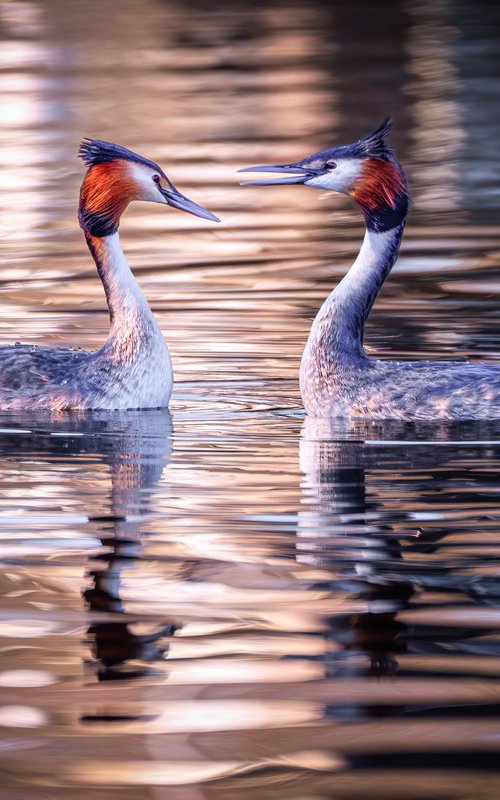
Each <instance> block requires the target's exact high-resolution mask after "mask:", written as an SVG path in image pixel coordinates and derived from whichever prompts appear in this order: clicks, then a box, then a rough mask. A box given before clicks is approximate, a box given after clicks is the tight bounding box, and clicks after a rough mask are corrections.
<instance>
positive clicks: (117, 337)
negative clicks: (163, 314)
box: [86, 233, 161, 352]
mask: <svg viewBox="0 0 500 800" xmlns="http://www.w3.org/2000/svg"><path fill="white" fill-rule="evenodd" d="M86 239H87V244H88V247H89V250H90V252H91V253H92V256H93V258H94V261H95V263H96V266H97V271H98V273H99V277H100V278H101V281H102V284H103V286H104V291H105V294H106V301H107V304H108V308H109V314H110V321H111V326H110V332H109V338H108V342H107V344H108V345H109V346H114V347H115V348H116V349H120V348H121V347H123V346H124V345H125V346H126V349H127V351H129V352H130V349H136V348H138V347H139V346H140V344H141V342H142V341H143V340H144V339H147V338H150V336H151V335H155V334H159V333H160V330H159V328H158V325H157V323H156V320H155V318H154V316H153V313H152V311H151V309H150V307H149V305H148V302H147V300H146V298H145V297H144V295H143V293H142V291H141V288H140V286H139V284H138V283H137V281H136V279H135V278H134V276H133V274H132V271H131V269H130V267H129V265H128V262H127V259H126V258H125V255H124V253H123V250H122V248H121V244H120V237H119V234H118V233H113V234H111V235H110V236H104V237H93V236H90V235H89V234H87V233H86ZM160 335H161V334H160Z"/></svg>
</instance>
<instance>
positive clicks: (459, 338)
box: [0, 0, 500, 800]
mask: <svg viewBox="0 0 500 800" xmlns="http://www.w3.org/2000/svg"><path fill="white" fill-rule="evenodd" d="M480 10H481V13H478V8H477V5H472V4H471V8H470V10H469V9H468V4H466V3H458V4H454V3H449V2H442V3H436V2H435V0H422V1H421V2H418V3H407V2H406V3H404V4H398V3H397V2H394V1H393V0H391V2H388V0H387V1H386V0H380V2H377V3H373V2H368V0H366V2H365V1H364V0H363V2H362V3H361V5H360V4H359V3H345V2H344V0H331V1H330V2H328V3H325V2H324V0H308V2H307V3H297V2H291V0H290V2H289V1H288V0H281V2H280V3H275V2H274V0H271V2H266V3H256V2H254V0H252V1H250V0H249V2H248V3H242V2H240V1H239V0H234V1H233V2H232V3H231V4H229V3H227V2H226V1H224V2H222V0H211V2H210V3H201V2H192V1H191V2H184V1H183V2H178V0H169V2H163V3H158V2H156V0H142V2H141V3H140V4H138V3H137V2H136V0H120V2H118V0H86V2H85V3H68V2H64V1H63V0H44V2H43V3H38V2H30V3H4V4H3V5H2V24H1V25H0V87H1V89H2V91H1V92H0V189H1V191H0V249H1V251H2V256H1V261H2V266H1V269H0V289H1V291H0V311H1V327H0V338H1V343H2V344H12V345H15V342H16V341H18V340H21V341H23V342H25V343H28V344H37V345H39V344H44V343H45V344H52V345H58V346H61V345H68V346H73V347H80V346H82V347H86V348H98V347H100V346H101V345H102V343H103V341H104V340H105V338H106V335H107V333H108V327H109V317H108V313H107V309H106V306H105V300H104V295H103V291H102V287H101V286H100V284H99V282H98V281H97V280H96V275H95V266H94V264H93V262H92V259H91V257H90V255H89V254H88V253H87V252H86V250H85V243H84V241H83V235H82V231H81V230H80V229H79V227H78V224H77V222H76V219H75V211H76V205H77V202H76V199H77V197H78V189H79V186H80V183H81V180H82V175H83V166H82V163H81V161H79V160H78V159H77V156H76V151H77V148H78V144H79V142H80V141H81V139H82V137H83V136H92V137H94V136H95V137H98V138H101V139H104V140H106V141H111V142H120V143H124V144H126V145H127V146H129V147H131V148H132V149H133V150H135V151H136V152H139V153H144V154H147V156H148V157H149V158H151V159H153V160H154V161H156V162H157V163H159V164H161V166H162V167H164V168H165V170H166V172H167V173H168V174H169V175H172V177H173V178H174V181H175V182H176V183H177V182H178V184H179V186H180V187H182V191H185V192H186V194H187V195H188V196H193V197H202V198H203V200H204V203H206V205H207V207H208V208H212V207H213V208H214V209H217V210H220V216H221V218H222V220H223V224H222V225H220V226H215V225H210V224H209V223H207V222H206V221H203V220H201V219H198V218H196V217H193V216H191V215H188V214H183V213H181V212H176V211H174V210H173V209H168V208H164V207H162V206H160V205H158V206H155V205H154V204H152V203H143V204H138V203H137V204H133V205H132V206H131V207H130V209H129V210H128V211H127V212H126V225H125V224H124V225H123V226H122V227H123V236H122V239H123V246H124V250H125V253H126V255H127V258H128V260H129V262H130V264H131V266H132V268H133V269H134V274H135V275H136V277H137V279H138V281H139V283H140V285H141V288H142V289H143V291H144V293H145V295H146V296H147V298H148V300H150V301H151V305H152V307H153V310H154V312H155V315H156V317H157V319H158V322H159V324H160V327H161V329H162V330H163V331H164V333H165V336H166V338H167V339H168V342H169V346H170V350H171V354H172V358H173V362H174V368H175V375H176V381H177V383H176V386H175V389H174V395H173V399H172V404H171V408H172V419H170V417H169V416H168V414H167V413H166V412H157V411H150V412H139V413H137V412H135V413H125V414H123V413H122V414H118V415H112V416H111V417H110V416H109V415H106V414H101V415H92V416H91V418H90V419H89V418H88V415H87V416H86V415H85V414H65V413H63V412H60V413H59V414H57V415H53V416H52V417H51V418H48V417H47V416H44V417H42V418H34V417H33V415H32V414H31V413H29V411H30V410H29V409H27V410H26V411H27V412H28V413H25V414H18V415H3V416H2V417H1V418H0V477H1V489H0V769H1V780H0V800H69V798H71V800H138V798H143V799H144V800H257V798H258V800H306V798H307V800H331V798H335V800H359V798H360V797H366V798H370V800H403V798H404V800H422V798H423V797H426V798H432V800H450V798H453V800H471V798H474V800H498V785H499V776H498V763H499V757H498V751H499V738H498V728H499V724H498V715H497V711H498V708H499V707H500V706H499V702H498V701H499V698H500V695H499V687H498V675H499V672H500V669H499V654H500V621H499V613H500V608H499V599H498V572H499V569H498V564H499V558H500V539H499V534H498V531H499V527H500V524H499V523H500V494H499V487H498V474H499V470H500V445H499V441H500V430H499V427H498V424H496V425H485V424H482V425H467V426H465V428H464V427H462V426H453V425H448V424H445V423H442V424H439V425H438V426H434V425H433V426H428V425H427V426H426V425H420V426H414V425H411V424H403V425H385V424H380V423H378V424H377V423H375V424H374V423H371V422H370V423H365V422H363V421H357V422H356V423H355V424H354V425H353V427H352V428H349V429H345V428H344V429H343V428H342V427H339V428H331V427H330V426H329V425H328V424H327V422H324V423H323V424H322V425H318V426H317V427H314V426H312V427H311V426H310V425H308V424H305V423H304V419H303V415H302V411H301V407H300V396H299V390H298V381H297V376H298V369H299V361H300V356H301V353H302V350H303V347H304V343H305V341H306V338H307V335H308V332H309V329H310V325H311V320H312V319H313V317H314V315H315V314H316V312H317V310H318V308H319V307H320V305H321V303H322V301H323V300H324V298H325V297H326V296H327V294H328V292H329V291H330V290H331V288H333V286H334V285H335V284H336V283H337V282H338V281H339V280H340V279H341V278H342V276H343V275H344V274H345V271H346V268H347V266H348V265H349V264H351V263H352V262H353V260H354V259H355V257H356V254H357V252H358V249H359V245H360V242H361V239H362V236H363V221H362V219H361V218H360V213H359V209H358V208H356V207H355V206H354V204H353V203H352V202H351V201H350V200H349V199H346V198H342V197H340V196H335V195H334V194H333V193H332V192H328V193H322V192H318V191H313V190H312V189H309V188H307V187H301V186H289V187H287V186H282V187H279V186H276V187H271V186H270V187H266V188H265V189H260V188H258V187H255V188H252V187H249V188H246V189H243V188H241V187H239V185H238V180H239V179H240V178H241V176H238V174H237V169H238V168H239V167H243V166H245V165H247V164H252V163H253V164H264V163H268V164H273V163H282V162H283V160H284V159H286V158H290V159H293V158H296V157H297V155H300V154H304V155H305V154H307V153H312V152H317V151H319V150H321V149H322V148H326V147H331V146H333V145H335V144H337V143H338V144H341V143H343V142H353V141H355V140H356V138H357V137H358V136H360V135H363V134H364V133H365V132H366V131H368V130H370V129H373V128H374V127H375V126H376V125H377V124H378V123H379V122H380V120H381V119H382V118H383V117H384V116H386V115H391V116H392V117H393V118H394V132H393V134H392V135H391V143H392V144H393V145H394V148H395V150H396V152H397V153H398V158H400V159H401V163H402V164H403V165H404V167H405V170H406V171H407V173H408V179H409V183H410V185H411V188H412V195H413V201H414V204H413V207H412V211H411V214H410V217H409V222H408V226H407V229H406V233H405V239H404V246H403V250H402V254H401V259H400V261H399V264H398V266H397V268H396V270H395V271H394V273H393V274H392V275H391V277H390V279H389V281H388V283H387V284H386V286H385V287H384V290H383V292H382V294H381V297H380V298H379V300H378V301H377V305H376V307H375V308H374V311H373V314H372V315H371V316H370V319H369V321H368V324H367V330H366V341H367V344H368V346H369V347H370V349H371V353H373V354H374V355H375V356H377V357H392V358H399V357H400V358H402V359H406V358H412V357H418V358H420V359H427V358H436V357H437V358H440V359H452V358H457V357H469V358H471V357H472V358H478V359H492V360H497V361H498V353H499V352H500V326H499V318H498V307H499V302H498V297H499V295H500V291H499V289H500V280H499V275H500V259H499V253H500V232H499V227H498V198H497V188H498V186H499V185H500V175H499V171H498V141H499V138H500V134H499V113H500V104H499V103H498V102H497V99H496V98H497V95H496V91H497V87H498V80H497V72H498V59H499V56H500V49H499V48H498V46H497V42H496V40H495V38H494V36H492V30H493V29H494V24H495V13H496V6H495V4H494V3H486V2H485V3H483V4H481V8H480ZM390 196H391V192H389V197H390ZM382 200H383V202H390V201H388V198H382Z"/></svg>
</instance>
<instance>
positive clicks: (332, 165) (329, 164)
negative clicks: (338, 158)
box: [325, 161, 337, 169]
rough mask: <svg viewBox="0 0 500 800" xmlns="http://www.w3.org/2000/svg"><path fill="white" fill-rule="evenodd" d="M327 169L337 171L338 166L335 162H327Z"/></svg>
mask: <svg viewBox="0 0 500 800" xmlns="http://www.w3.org/2000/svg"><path fill="white" fill-rule="evenodd" d="M325 167H326V168H327V169H336V168H337V165H336V163H335V161H327V162H326V164H325Z"/></svg>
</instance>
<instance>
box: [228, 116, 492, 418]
mask: <svg viewBox="0 0 500 800" xmlns="http://www.w3.org/2000/svg"><path fill="white" fill-rule="evenodd" d="M390 129H391V120H389V119H386V120H385V121H384V122H383V123H382V125H381V126H380V127H379V128H378V129H377V130H376V131H374V133H371V134H369V135H368V136H366V137H365V138H364V139H360V140H359V141H358V142H356V143H355V144H351V145H343V146H340V147H334V148H332V149H330V150H324V151H322V152H320V153H316V154H315V155H312V156H309V157H307V158H304V159H303V160H302V161H296V162H293V163H289V164H278V165H273V166H260V167H250V168H247V169H243V170H240V171H241V172H276V173H283V174H284V176H285V177H281V178H277V179H276V178H275V179H268V180H257V181H248V182H247V184H246V185H254V186H264V185H268V184H297V183H298V184H305V185H306V186H313V187H315V188H317V189H331V190H333V191H336V192H341V193H342V194H346V195H348V196H350V197H351V198H352V199H353V200H354V201H355V202H356V203H357V204H358V206H359V207H360V209H361V212H362V214H363V216H364V219H365V223H366V233H365V238H364V240H363V244H362V246H361V250H360V252H359V254H358V257H357V259H356V261H355V262H354V264H353V265H352V267H351V268H350V270H349V272H348V273H347V275H346V276H345V277H344V278H343V280H342V281H341V282H340V283H339V285H338V286H337V287H336V288H335V290H334V291H333V292H332V293H331V294H330V296H329V297H328V298H327V300H326V301H325V302H324V303H323V305H322V306H321V308H320V310H319V312H318V314H317V316H316V319H315V320H314V322H313V324H312V328H311V332H310V335H309V339H308V341H307V344H306V347H305V350H304V354H303V356H302V363H301V368H300V387H301V393H302V399H303V402H304V407H305V409H306V411H307V413H308V414H310V415H311V416H313V417H319V418H321V417H323V418H328V417H356V416H363V417H371V418H374V419H391V418H395V419H408V420H410V419H499V418H500V365H499V364H487V363H486V364H485V363H480V362H478V363H467V362H453V361H392V360H381V359H373V358H369V356H368V355H367V353H366V352H365V350H364V347H363V334H364V326H365V322H366V319H367V317H368V315H369V313H370V311H371V308H372V306H373V303H374V301H375V299H376V297H377V295H378V293H379V291H380V289H381V287H382V284H383V283H384V281H385V279H386V278H387V276H388V275H389V272H390V271H391V269H392V267H393V266H394V263H395V262H396V259H397V257H398V253H399V248H400V245H401V239H402V236H403V230H404V227H405V223H406V218H407V214H408V207H409V193H408V187H407V183H406V176H405V173H404V171H403V168H402V167H401V165H400V164H399V163H398V161H397V160H396V158H395V156H394V153H393V151H392V150H391V148H390V147H389V146H388V145H387V143H386V141H385V137H386V136H387V135H388V134H389V132H390Z"/></svg>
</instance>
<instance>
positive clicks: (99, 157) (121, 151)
mask: <svg viewBox="0 0 500 800" xmlns="http://www.w3.org/2000/svg"><path fill="white" fill-rule="evenodd" d="M78 155H79V156H80V158H81V159H82V160H83V161H84V162H85V164H86V165H87V167H93V166H94V165H95V164H106V163H109V162H110V161H117V160H118V159H124V160H125V161H135V162H136V163H137V164H144V165H145V166H146V167H151V168H152V169H155V170H159V171H161V170H160V168H159V166H158V164H155V162H154V161H149V159H147V158H143V157H142V156H140V155H138V154H137V153H134V152H132V150H127V148H126V147H120V145H119V144H112V143H111V142H103V141H101V140H100V139H84V140H83V141H82V143H81V144H80V147H79V149H78Z"/></svg>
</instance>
